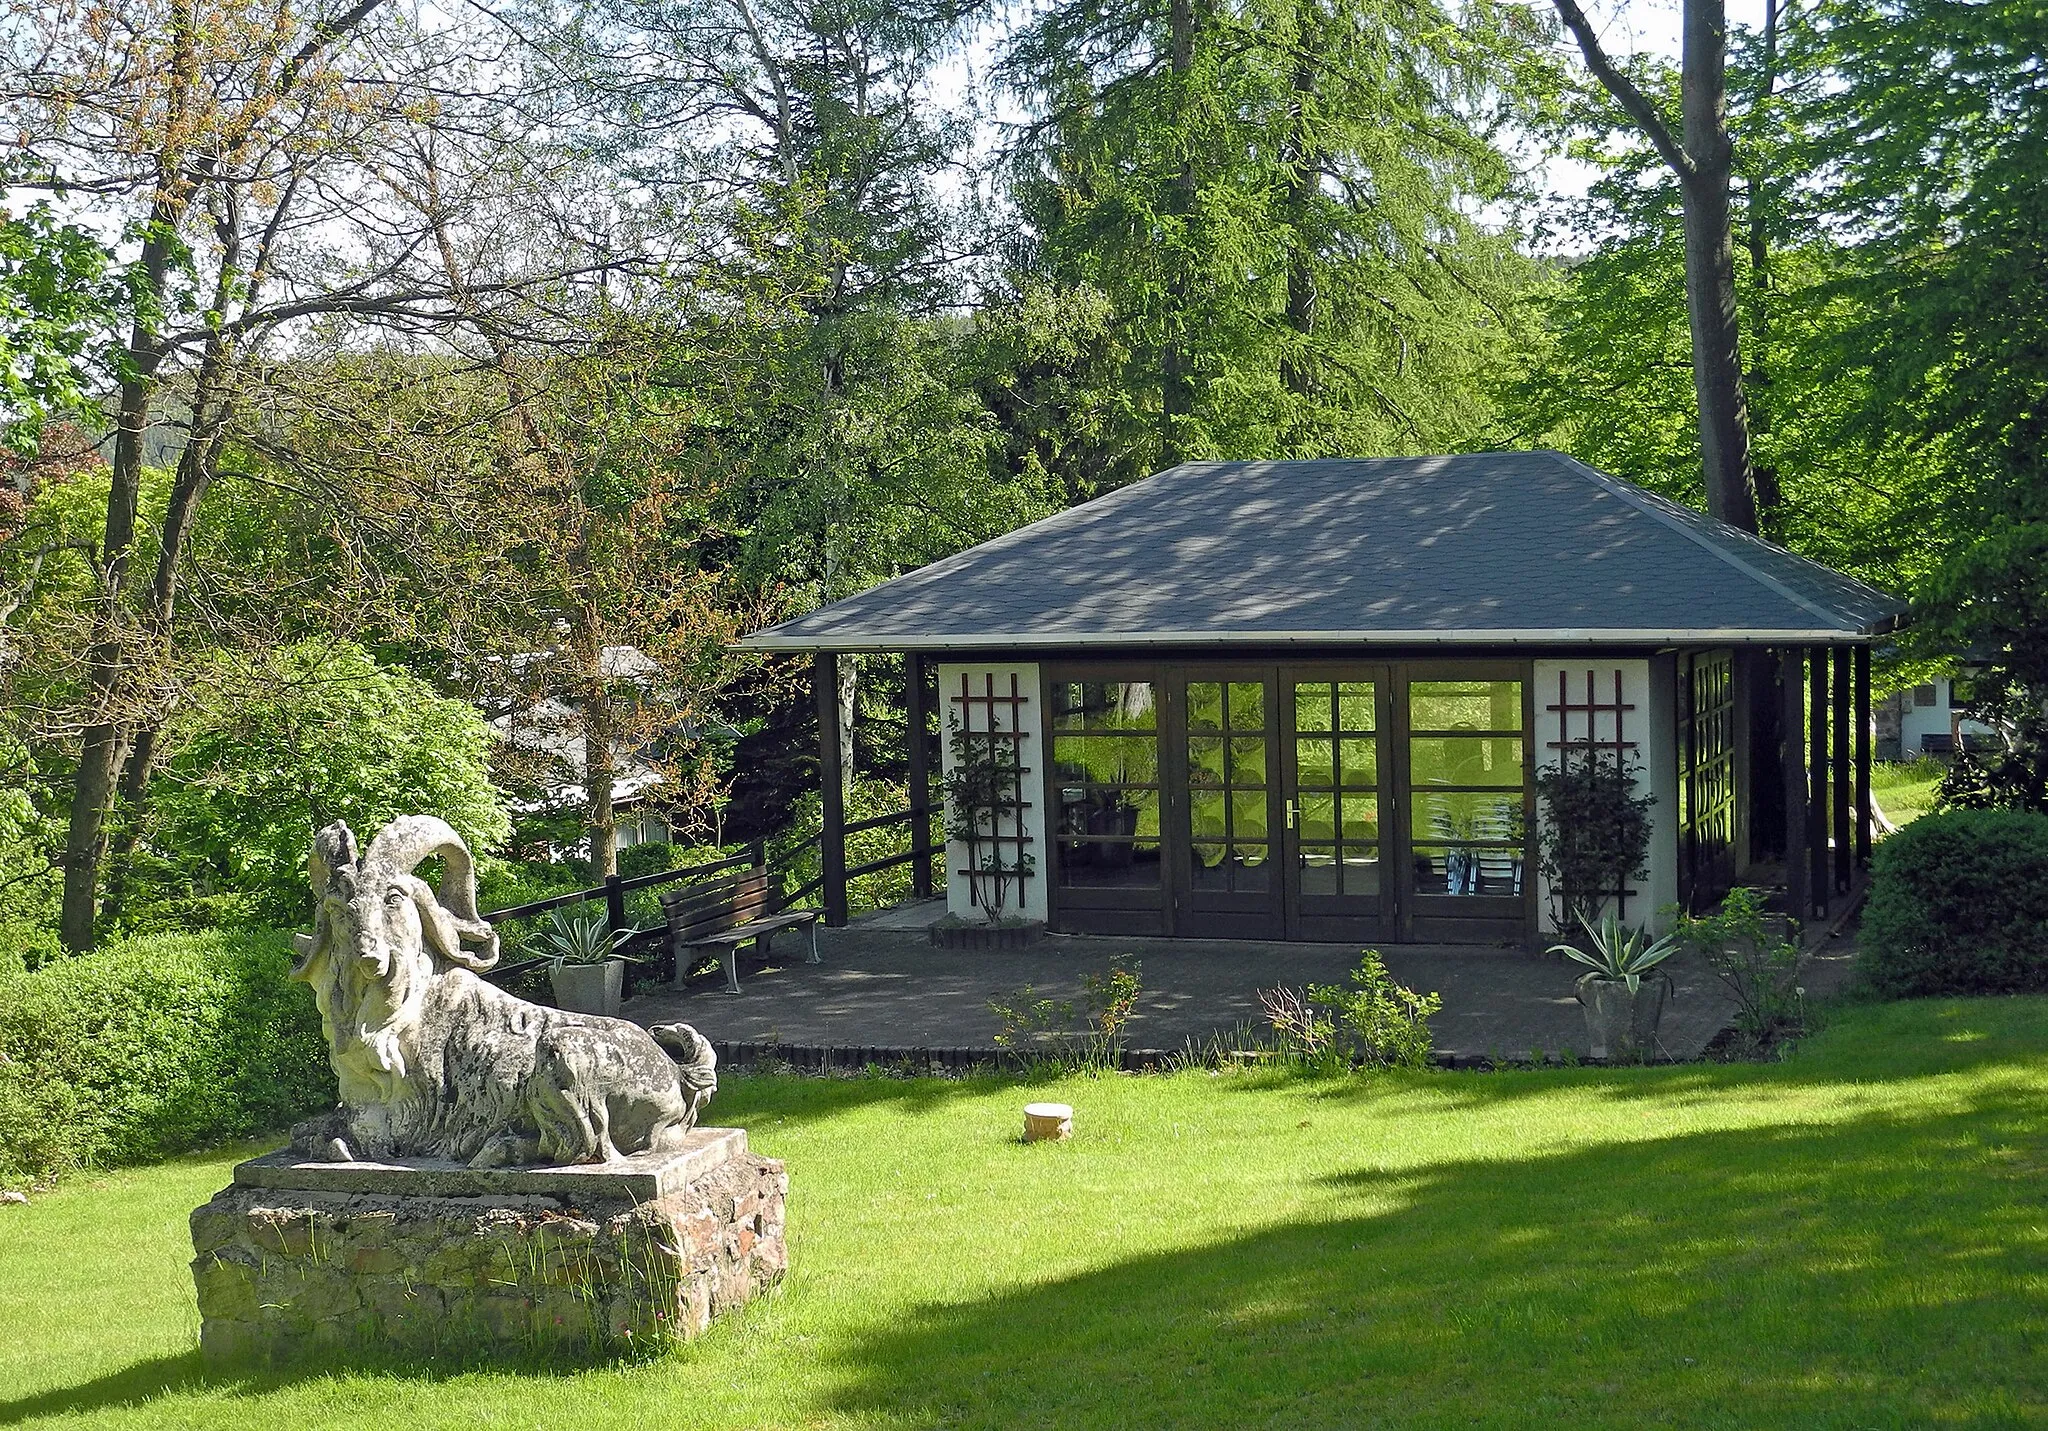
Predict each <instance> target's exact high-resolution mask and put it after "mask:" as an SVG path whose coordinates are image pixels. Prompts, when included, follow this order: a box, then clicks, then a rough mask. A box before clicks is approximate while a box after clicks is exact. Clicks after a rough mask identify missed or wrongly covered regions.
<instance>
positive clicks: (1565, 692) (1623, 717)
mask: <svg viewBox="0 0 2048 1431" xmlns="http://www.w3.org/2000/svg"><path fill="white" fill-rule="evenodd" d="M1571 680H1572V676H1571V672H1569V671H1559V672H1558V673H1557V703H1556V704H1555V705H1549V706H1545V707H1544V709H1545V710H1546V711H1549V712H1550V713H1551V714H1553V715H1555V716H1556V717H1557V739H1556V740H1552V741H1546V742H1545V745H1546V746H1548V748H1549V749H1551V750H1555V751H1557V752H1558V759H1559V760H1563V759H1564V758H1565V755H1566V753H1567V752H1571V751H1581V752H1584V753H1585V755H1586V756H1587V757H1588V758H1589V759H1590V758H1594V757H1597V756H1599V755H1601V754H1612V755H1613V757H1614V762H1615V764H1616V765H1617V766H1620V765H1622V764H1623V763H1624V762H1625V761H1626V760H1627V759H1628V756H1629V753H1630V752H1631V751H1633V750H1635V748H1636V742H1634V741H1633V740H1630V739H1629V738H1628V713H1629V712H1630V711H1632V710H1634V709H1635V708H1636V707H1635V703H1634V702H1632V701H1629V700H1625V699H1623V696H1622V685H1621V669H1620V668H1619V667H1616V668H1615V670H1614V699H1613V700H1611V701H1607V700H1602V699H1601V698H1600V681H1599V673H1598V672H1596V671H1592V670H1588V671H1587V672H1586V699H1585V700H1583V701H1574V700H1573V699H1572V692H1571ZM1574 716H1577V717H1579V718H1580V719H1582V720H1583V721H1584V722H1585V735H1584V737H1583V738H1581V739H1577V740H1574V739H1573V738H1572V718H1573V717H1574ZM1603 716H1607V717H1611V718H1612V721H1613V727H1614V729H1613V734H1612V736H1611V737H1609V738H1606V739H1603V738H1602V737H1601V732H1600V723H1601V717H1603ZM1639 893H1641V891H1640V890H1635V889H1629V888H1627V887H1623V888H1621V889H1617V890H1609V891H1608V892H1607V894H1608V897H1609V898H1610V899H1612V900H1613V901H1614V912H1615V915H1616V917H1617V918H1620V919H1627V918H1628V902H1629V899H1630V897H1631V896H1633V895H1636V894H1639Z"/></svg>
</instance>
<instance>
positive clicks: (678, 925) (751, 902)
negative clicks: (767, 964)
mask: <svg viewBox="0 0 2048 1431" xmlns="http://www.w3.org/2000/svg"><path fill="white" fill-rule="evenodd" d="M775 903H776V900H775V897H774V896H773V895H771V894H770V893H769V892H768V871H767V870H765V869H762V868H761V867H760V866H758V865H756V866H754V867H752V868H750V869H743V870H734V871H733V872H732V873H731V874H728V875H720V876H719V877H718V878H716V879H708V880H705V881H704V882H703V883H702V884H693V885H690V886H688V887H687V888H684V889H680V890H677V891H676V892H675V893H673V894H664V895H662V896H661V908H662V913H664V914H665V915H667V916H668V940H669V947H670V949H672V950H673V951H674V952H675V956H676V983H677V984H678V985H680V984H681V983H682V982H683V977H684V976H685V975H686V974H688V973H689V971H690V961H689V958H688V956H687V953H686V951H688V950H692V949H719V950H722V951H723V962H724V964H725V991H726V992H727V993H728V994H737V993H738V992H739V991H740V946H741V945H742V944H747V943H751V942H753V941H756V940H758V941H759V943H760V953H761V955H762V957H764V958H765V957H767V954H768V941H769V940H770V939H772V938H773V937H774V936H775V935H776V934H777V933H779V932H780V931H782V930H784V929H798V928H803V927H808V928H809V929H810V931H811V957H810V959H809V960H808V961H807V962H809V963H812V964H816V963H819V962H820V960H819V958H818V919H819V917H820V915H821V913H822V911H819V910H815V909H786V910H778V909H776V908H775Z"/></svg>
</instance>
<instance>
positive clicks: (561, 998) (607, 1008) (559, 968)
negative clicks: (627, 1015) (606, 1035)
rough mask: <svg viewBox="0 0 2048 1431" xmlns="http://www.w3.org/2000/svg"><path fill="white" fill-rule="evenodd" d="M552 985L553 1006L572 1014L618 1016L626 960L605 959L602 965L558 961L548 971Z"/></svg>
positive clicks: (623, 992)
mask: <svg viewBox="0 0 2048 1431" xmlns="http://www.w3.org/2000/svg"><path fill="white" fill-rule="evenodd" d="M548 982H549V983H550V984H552V985H554V989H555V1007H556V1008H558V1009H567V1010H568V1011H569V1012H571V1013H575V1014H602V1015H603V1016H604V1017H606V1018H608V1019H615V1018H617V1017H618V1016H619V1004H620V1002H621V1000H622V999H623V998H624V996H625V990H626V961H625V960H623V959H607V960H605V961H604V962H603V963H602V964H557V965H555V966H554V967H553V968H551V969H549V970H548Z"/></svg>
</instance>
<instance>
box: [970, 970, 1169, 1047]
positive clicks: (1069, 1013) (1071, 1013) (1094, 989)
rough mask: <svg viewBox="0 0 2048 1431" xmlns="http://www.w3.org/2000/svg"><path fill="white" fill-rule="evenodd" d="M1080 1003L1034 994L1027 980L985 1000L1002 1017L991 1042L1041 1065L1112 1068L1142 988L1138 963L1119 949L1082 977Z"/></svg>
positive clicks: (999, 1018)
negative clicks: (1103, 965)
mask: <svg viewBox="0 0 2048 1431" xmlns="http://www.w3.org/2000/svg"><path fill="white" fill-rule="evenodd" d="M1081 988H1082V991H1083V994H1082V1006H1081V1012H1080V1014H1079V1016H1078V1017H1077V1016H1076V1013H1075V1008H1074V1001H1073V1000H1071V999H1051V998H1040V997H1038V993H1037V990H1035V989H1034V988H1032V987H1031V986H1030V985H1029V984H1027V985H1025V986H1024V987H1023V988H1021V989H1019V990H1017V991H1016V992H1015V993H1012V994H1005V995H1000V996H998V997H996V998H993V999H990V1000H989V1001H988V1008H989V1012H990V1013H992V1014H994V1015H995V1016H996V1018H997V1019H998V1020H999V1021H1000V1022H1001V1024H1002V1028H1001V1029H1000V1030H999V1031H998V1032H997V1034H996V1035H995V1044H996V1047H997V1048H999V1049H1001V1050H1003V1051H1004V1052H1005V1053H1008V1054H1013V1055H1016V1056H1017V1057H1019V1058H1021V1059H1022V1060H1023V1061H1024V1062H1026V1063H1027V1064H1029V1065H1031V1066H1033V1067H1035V1068H1038V1069H1040V1070H1048V1069H1060V1070H1065V1071H1067V1072H1078V1073H1114V1072H1117V1071H1118V1070H1120V1069H1121V1068H1122V1067H1123V1065H1124V1034H1125V1030H1126V1029H1127V1028H1128V1026H1129V1024H1130V1021H1131V1015H1132V1014H1134V1013H1136V1012H1137V1008H1138V996H1139V995H1140V994H1141V993H1142V992H1143V991H1144V980H1143V977H1142V966H1141V965H1140V964H1139V962H1138V961H1137V960H1136V959H1133V958H1131V957H1129V956H1128V955H1123V954H1118V955H1115V956H1113V957H1112V958H1111V959H1110V961H1109V967H1108V968H1106V969H1100V970H1090V971H1088V972H1087V973H1084V974H1082V976H1081Z"/></svg>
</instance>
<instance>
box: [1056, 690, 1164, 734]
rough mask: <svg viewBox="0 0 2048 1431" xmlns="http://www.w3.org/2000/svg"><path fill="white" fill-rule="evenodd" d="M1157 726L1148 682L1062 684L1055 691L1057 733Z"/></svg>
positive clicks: (1147, 729) (1145, 728) (1141, 729)
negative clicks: (1060, 731) (1059, 731)
mask: <svg viewBox="0 0 2048 1431" xmlns="http://www.w3.org/2000/svg"><path fill="white" fill-rule="evenodd" d="M1158 724H1159V720H1158V716H1157V714H1156V713H1155V710H1154V707H1153V701H1152V683H1151V682H1149V681H1061V682H1058V683H1056V684H1055V685H1054V686H1053V688H1052V728H1053V729H1054V730H1105V731H1112V730H1113V731H1125V730H1128V731H1150V730H1154V729H1156V728H1157V727H1158Z"/></svg>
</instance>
